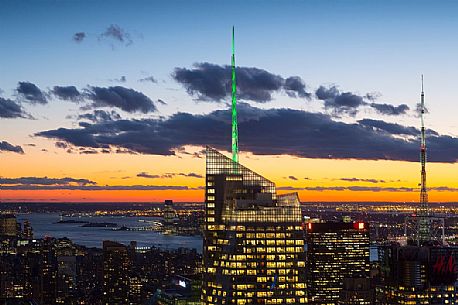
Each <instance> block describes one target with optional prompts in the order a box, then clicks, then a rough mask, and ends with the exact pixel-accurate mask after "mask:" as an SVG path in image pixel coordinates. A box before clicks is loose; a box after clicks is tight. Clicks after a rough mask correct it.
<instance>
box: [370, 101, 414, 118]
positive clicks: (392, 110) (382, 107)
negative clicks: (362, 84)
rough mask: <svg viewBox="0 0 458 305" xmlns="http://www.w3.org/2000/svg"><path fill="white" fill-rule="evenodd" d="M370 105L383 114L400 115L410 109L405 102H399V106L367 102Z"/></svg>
mask: <svg viewBox="0 0 458 305" xmlns="http://www.w3.org/2000/svg"><path fill="white" fill-rule="evenodd" d="M369 106H370V107H372V108H374V109H375V110H377V112H379V113H381V114H385V115H401V114H406V113H407V111H408V110H410V108H409V106H407V105H406V104H401V105H399V106H393V105H390V104H376V103H371V104H369Z"/></svg>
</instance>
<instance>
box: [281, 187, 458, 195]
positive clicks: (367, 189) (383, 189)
mask: <svg viewBox="0 0 458 305" xmlns="http://www.w3.org/2000/svg"><path fill="white" fill-rule="evenodd" d="M277 190H282V191H317V192H324V191H352V192H375V193H379V192H390V193H398V192H402V193H404V192H409V193H411V192H417V191H419V189H418V188H413V187H379V186H361V185H353V186H310V187H295V186H280V187H277ZM429 190H431V191H437V192H458V188H451V187H447V186H438V187H431V188H429Z"/></svg>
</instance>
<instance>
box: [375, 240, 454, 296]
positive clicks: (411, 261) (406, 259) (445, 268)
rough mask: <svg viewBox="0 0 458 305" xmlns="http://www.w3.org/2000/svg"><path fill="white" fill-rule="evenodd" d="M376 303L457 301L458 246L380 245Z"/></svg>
mask: <svg viewBox="0 0 458 305" xmlns="http://www.w3.org/2000/svg"><path fill="white" fill-rule="evenodd" d="M379 252H380V258H381V261H380V263H381V271H382V277H381V280H382V282H381V284H380V285H378V286H377V303H376V304H379V305H388V304H389V305H398V304H411V305H417V304H431V305H432V304H458V295H457V292H458V282H457V265H456V262H457V259H458V248H457V247H445V246H400V245H398V244H394V245H388V246H383V247H381V248H380V249H379Z"/></svg>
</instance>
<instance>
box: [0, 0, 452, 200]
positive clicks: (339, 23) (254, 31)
mask: <svg viewBox="0 0 458 305" xmlns="http://www.w3.org/2000/svg"><path fill="white" fill-rule="evenodd" d="M457 8H458V3H456V2H454V1H439V2H434V3H433V2H431V1H403V2H400V1H351V0H350V1H288V2H283V1H267V3H266V2H264V1H262V2H261V1H250V2H249V3H245V2H242V1H232V2H230V3H223V2H214V1H196V2H192V3H191V2H188V1H167V2H165V1H164V2H163V3H160V2H152V1H129V2H124V1H110V2H109V3H108V2H107V1H64V0H60V1H8V0H7V1H2V2H1V3H0V24H1V26H0V37H2V47H1V48H0V71H1V72H2V73H0V90H1V91H0V124H1V125H0V126H1V129H0V160H1V161H0V163H1V166H0V201H59V202H60V201H64V202H65V201H88V202H90V201H163V200H164V199H173V200H175V201H203V198H204V191H203V188H202V187H203V186H204V179H203V177H204V175H205V156H204V155H203V153H202V149H203V148H204V146H205V145H206V144H208V145H211V146H213V147H215V148H217V149H219V150H223V153H225V154H226V155H228V156H229V152H228V150H229V149H230V145H231V143H230V112H229V111H228V109H229V106H228V105H229V103H230V90H229V89H230V88H229V87H228V80H230V69H228V65H230V56H231V54H230V53H231V45H230V44H231V29H232V26H233V25H234V26H235V28H236V41H235V48H236V63H237V77H238V93H239V122H240V124H239V141H240V151H241V153H240V162H241V163H242V164H244V165H245V166H247V167H249V168H251V169H253V170H254V171H256V172H258V173H260V174H262V175H263V176H265V177H267V178H269V179H270V180H272V181H274V182H275V183H276V184H277V187H278V189H279V191H280V192H289V191H298V192H299V195H300V199H301V201H408V202H415V201H418V199H419V190H418V183H419V181H420V164H419V162H418V161H417V160H418V159H419V142H418V140H419V139H418V138H419V130H418V128H419V125H420V121H419V118H418V116H417V113H416V104H417V103H418V102H419V100H420V90H421V84H420V76H421V74H424V75H425V95H426V107H427V108H428V114H427V115H426V118H425V121H426V125H427V128H428V129H429V130H428V132H427V136H428V138H427V146H428V160H429V161H431V162H429V163H428V164H427V170H428V187H429V188H430V201H437V202H442V201H455V202H456V201H458V181H457V179H456V177H457V173H458V165H457V160H458V123H457V121H456V114H455V112H456V110H458V107H457V105H456V101H455V99H456V98H455V88H456V84H455V79H456V73H457V72H456V71H458V60H457V59H456V54H458V41H457V40H456V39H454V37H455V34H456V33H455V32H456V28H458V19H456V18H455V14H454V12H456V9H457Z"/></svg>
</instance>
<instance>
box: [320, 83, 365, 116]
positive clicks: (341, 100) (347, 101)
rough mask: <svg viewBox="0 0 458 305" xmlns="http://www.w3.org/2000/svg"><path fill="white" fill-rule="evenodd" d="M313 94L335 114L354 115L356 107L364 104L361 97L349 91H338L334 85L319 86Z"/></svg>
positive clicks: (356, 110)
mask: <svg viewBox="0 0 458 305" xmlns="http://www.w3.org/2000/svg"><path fill="white" fill-rule="evenodd" d="M315 95H316V97H317V98H318V99H319V100H323V101H324V107H325V108H326V109H331V110H332V111H333V112H334V113H335V114H337V115H340V114H344V113H345V114H348V115H352V116H354V115H356V113H357V112H358V108H359V107H360V106H363V105H365V102H364V99H363V97H361V96H359V95H356V94H353V93H351V92H340V91H339V90H338V89H337V87H336V86H330V87H324V86H320V87H319V88H318V89H317V90H316V91H315Z"/></svg>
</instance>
